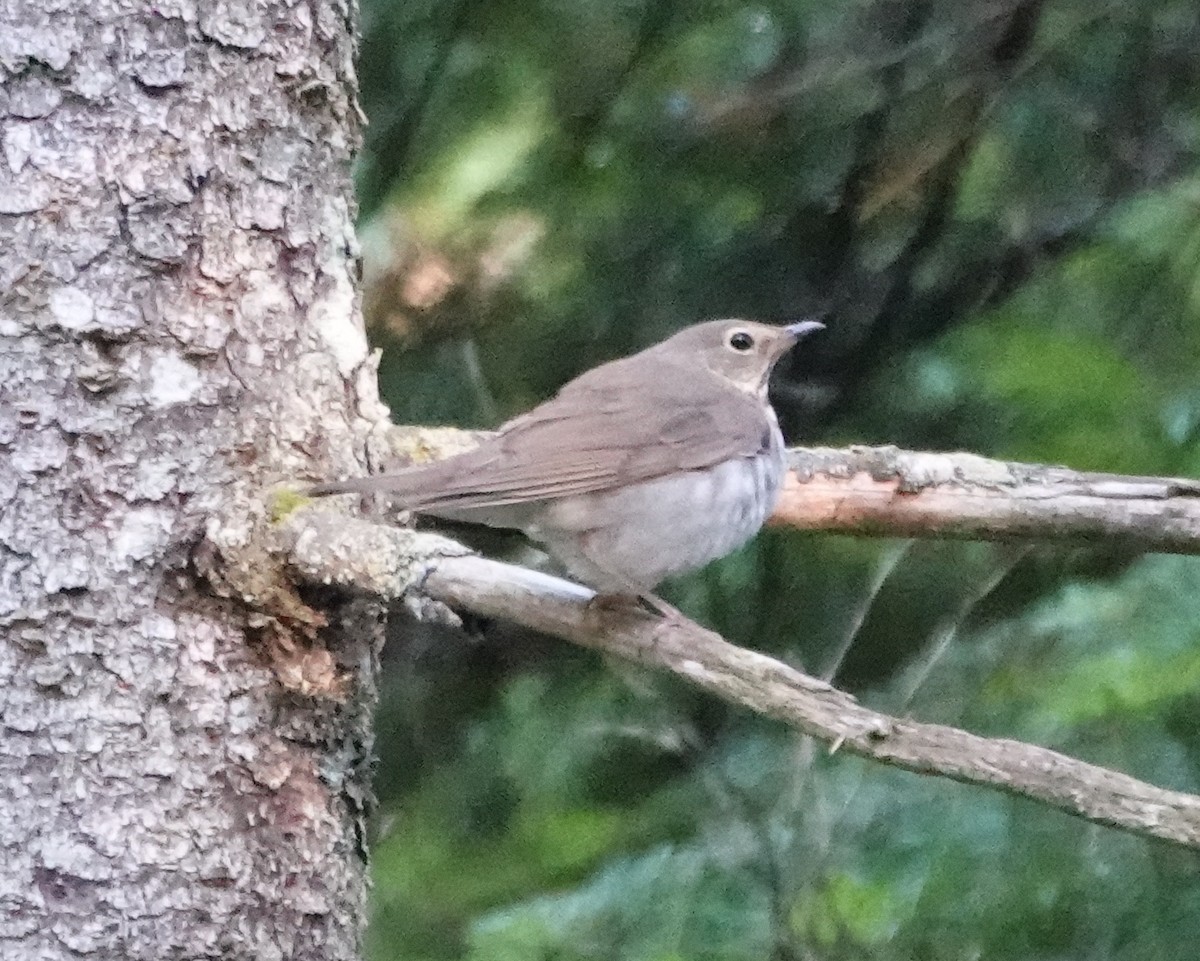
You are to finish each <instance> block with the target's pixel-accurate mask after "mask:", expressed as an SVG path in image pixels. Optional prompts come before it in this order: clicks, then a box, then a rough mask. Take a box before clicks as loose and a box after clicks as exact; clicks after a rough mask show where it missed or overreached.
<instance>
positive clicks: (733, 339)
mask: <svg viewBox="0 0 1200 961" xmlns="http://www.w3.org/2000/svg"><path fill="white" fill-rule="evenodd" d="M729 346H730V347H732V348H733V349H734V350H736V351H741V352H743V353H744V352H745V351H747V350H749V349H750V348H751V347H753V346H754V338H753V337H751V336H750V335H749V334H748V333H746V332H745V331H744V330H735V331H734V332H733V333H732V334H730V335H729Z"/></svg>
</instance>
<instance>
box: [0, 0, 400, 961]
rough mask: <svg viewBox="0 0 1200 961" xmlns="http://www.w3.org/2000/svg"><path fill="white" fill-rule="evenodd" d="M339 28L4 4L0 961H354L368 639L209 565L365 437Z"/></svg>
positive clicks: (0, 66) (232, 11) (276, 19)
mask: <svg viewBox="0 0 1200 961" xmlns="http://www.w3.org/2000/svg"><path fill="white" fill-rule="evenodd" d="M354 15H355V11H354V10H353V9H352V8H351V9H347V7H346V6H345V5H344V3H342V2H339V0H312V2H310V3H305V4H288V3H283V2H269V0H238V2H236V3H233V2H224V0H206V2H204V3H201V4H193V3H190V2H181V3H176V2H172V0H167V2H164V3H155V4H141V3H137V4H129V3H118V2H107V0H100V2H92V3H85V2H82V0H66V2H58V3H35V2H29V0H0V77H2V78H3V85H2V87H0V137H2V142H3V148H4V154H3V157H2V158H0V337H2V338H3V341H2V343H3V349H2V354H0V357H2V362H0V723H2V727H0V811H2V812H3V817H2V818H0V863H3V865H4V870H3V871H0V957H3V958H21V959H30V961H32V959H42V958H47V959H49V958H77V957H81V956H85V955H86V956H88V957H94V958H137V959H154V961H160V959H165V958H196V957H229V958H234V957H236V958H255V959H258V961H264V959H274V958H320V959H324V961H329V959H341V958H353V957H356V956H357V955H358V953H359V946H360V943H361V926H362V914H363V904H364V892H365V875H366V869H365V859H364V856H363V850H362V842H361V822H362V815H363V807H364V804H365V799H366V798H367V795H368V791H369V788H368V784H367V776H368V771H367V763H366V762H367V759H368V758H369V756H370V743H369V728H368V717H369V712H370V710H371V707H372V705H373V702H374V673H373V671H374V663H375V661H374V658H375V653H376V645H377V644H378V642H379V639H380V634H379V615H378V610H377V609H376V608H373V607H370V606H368V605H366V604H360V603H349V604H346V605H344V606H342V607H340V608H338V609H336V610H335V611H334V614H333V616H334V618H336V623H335V624H334V625H333V626H331V627H328V628H326V629H325V630H318V626H319V623H320V619H319V618H318V617H317V616H315V615H313V614H312V612H311V611H309V610H308V608H307V607H305V606H304V605H303V604H302V603H299V600H298V599H297V598H295V597H294V596H290V595H288V594H287V591H286V590H285V589H282V588H279V594H280V596H279V607H280V609H284V610H290V612H291V615H290V616H287V615H285V614H280V613H279V611H278V610H277V611H276V614H275V615H273V616H272V615H270V614H268V613H263V611H262V610H261V609H256V608H257V607H258V601H260V600H261V596H262V593H261V592H269V591H270V590H271V589H272V588H273V587H276V588H277V587H278V585H277V584H275V582H274V581H273V579H272V574H271V571H270V570H269V568H266V567H263V568H261V569H253V568H252V566H251V565H246V564H243V566H242V568H241V570H240V574H239V573H238V572H235V573H232V574H230V573H228V572H226V570H225V565H224V558H225V552H227V551H231V550H234V549H235V548H236V547H237V546H238V545H239V544H243V543H246V542H248V541H249V540H250V537H249V535H248V532H249V531H250V530H251V529H252V528H253V527H254V526H255V525H256V524H261V523H262V522H263V520H264V518H265V512H266V508H265V507H264V506H263V505H265V504H266V503H267V502H268V499H269V495H268V494H267V493H266V488H267V485H269V484H271V483H273V482H276V481H282V480H293V479H295V478H296V477H297V476H311V472H312V470H313V468H312V464H313V463H314V461H316V462H319V463H321V464H323V465H326V466H328V468H329V471H330V472H332V471H334V470H335V469H336V470H340V471H341V472H359V471H361V470H362V469H363V465H362V463H361V462H360V461H361V452H362V451H363V450H364V449H365V444H366V442H367V440H369V430H370V427H369V425H370V424H371V423H372V422H374V421H375V420H376V419H377V417H378V414H379V409H378V400H377V398H376V395H375V393H374V391H375V383H374V381H375V378H374V366H373V364H372V363H371V361H370V358H369V355H368V352H367V347H366V342H365V340H364V338H363V336H362V331H361V324H360V323H359V321H358V319H357V313H358V300H357V295H356V289H355V280H354V271H355V248H354V241H353V233H352V215H353V204H352V201H351V199H350V197H351V183H350V177H349V163H350V157H351V153H352V151H353V149H354V147H355V146H356V143H357V130H356V127H357V116H358V115H357V105H356V101H355V96H356V92H355V83H354V77H353V72H352V64H351V58H352V54H353V27H354ZM334 465H337V466H336V467H335V466H334ZM206 538H207V539H206ZM201 547H202V548H203V549H201V550H198V548H201ZM205 572H208V573H209V574H210V575H211V576H210V577H208V578H206V577H205V576H203V575H204V573H205ZM248 574H249V575H254V576H256V577H258V578H259V579H260V580H259V581H253V580H250V579H245V580H242V581H239V576H241V577H245V575H248Z"/></svg>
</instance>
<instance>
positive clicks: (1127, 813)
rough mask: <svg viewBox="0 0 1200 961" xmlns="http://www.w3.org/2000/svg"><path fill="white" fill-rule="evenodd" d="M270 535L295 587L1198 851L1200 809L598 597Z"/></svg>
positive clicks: (385, 548) (412, 546) (504, 570)
mask: <svg viewBox="0 0 1200 961" xmlns="http://www.w3.org/2000/svg"><path fill="white" fill-rule="evenodd" d="M278 536H279V543H278V545H277V549H278V550H279V551H280V552H281V553H282V554H283V555H284V556H285V557H286V558H287V560H288V563H289V564H290V566H291V567H292V569H293V570H294V571H295V572H296V573H297V575H298V576H299V577H300V578H301V579H303V580H307V581H310V582H315V583H320V584H335V585H338V586H340V587H341V588H343V589H347V590H353V591H356V592H360V593H364V594H368V595H376V596H383V597H388V598H391V599H398V598H405V599H407V600H409V601H410V602H411V601H412V599H413V598H414V597H421V598H424V599H426V601H425V602H426V603H428V601H429V600H432V601H435V602H440V603H444V604H447V605H450V606H451V607H453V608H459V609H463V610H468V611H471V612H473V613H476V614H481V615H484V616H487V617H500V618H505V619H507V620H511V621H514V622H516V623H518V624H521V625H524V626H526V627H529V628H532V629H534V630H538V631H543V632H545V633H547V634H553V635H556V636H558V637H562V638H565V639H567V640H570V641H573V642H574V643H576V644H581V645H584V646H587V647H592V648H595V649H597V650H602V651H605V652H608V653H611V654H617V655H620V656H622V657H626V658H629V659H631V660H635V661H638V662H640V663H642V664H647V665H650V666H652V667H658V668H662V669H665V670H669V671H671V672H673V673H675V674H677V675H679V676H680V677H682V678H685V679H686V680H689V681H691V682H692V683H694V684H696V685H698V686H700V687H702V688H704V689H705V690H707V691H710V692H711V693H713V694H716V695H717V696H718V697H721V698H723V699H725V700H727V701H730V702H732V703H735V704H740V705H742V706H744V707H747V708H749V709H751V710H753V711H756V712H758V713H760V714H764V715H767V716H769V717H774V718H777V719H779V720H781V721H784V722H785V723H787V724H790V725H791V726H793V727H795V728H797V729H798V730H800V731H803V732H804V733H805V734H809V735H811V736H813V737H816V738H819V739H821V740H824V741H826V742H829V743H830V744H832V745H833V747H834V749H840V750H844V751H848V752H850V753H854V754H859V755H862V756H863V757H869V758H872V759H874V760H877V761H881V762H883V763H885V764H890V765H892V766H895V767H899V768H903V769H904V770H908V771H915V772H917V773H921V774H932V775H937V776H940V777H947V778H951V779H953V780H956V781H962V782H965V783H968V784H978V785H981V786H984V787H989V788H993V789H996V790H1001V791H1005V792H1007V793H1010V794H1015V795H1019V796H1022V797H1026V798H1030V799H1032V800H1035V801H1040V802H1042V803H1043V804H1047V805H1049V806H1051V807H1054V808H1057V809H1059V810H1061V811H1065V812H1066V813H1068V814H1072V815H1075V816H1077V817H1081V818H1084V819H1086V820H1088V821H1093V822H1095V823H1098V824H1105V825H1109V826H1111V827H1115V828H1119V829H1121V830H1124V831H1129V832H1132V833H1134V834H1141V835H1147V836H1150V837H1156V838H1161V839H1163V840H1166V841H1170V842H1172V843H1175V844H1179V845H1182V846H1185V847H1189V848H1200V797H1195V796H1193V795H1189V794H1183V793H1180V792H1178V791H1169V790H1164V789H1162V788H1157V787H1155V786H1153V785H1151V784H1147V783H1145V782H1143V781H1139V780H1137V779H1135V778H1132V777H1129V776H1127V775H1124V774H1121V773H1119V772H1116V771H1111V770H1108V769H1106V768H1102V767H1097V766H1096V765H1094V764H1088V763H1086V762H1084V761H1080V760H1077V759H1075V758H1071V757H1068V756H1066V755H1063V754H1059V753H1057V752H1055V751H1051V750H1048V749H1046V748H1042V747H1038V746H1036V745H1032V744H1026V743H1023V742H1020V741H1012V740H1005V739H1000V738H985V737H979V736H978V735H975V734H971V733H969V732H967V731H962V730H959V729H957V728H952V727H947V726H944V725H939V724H922V723H920V722H916V721H910V720H906V719H902V718H897V717H891V716H889V715H887V714H882V713H880V712H878V711H873V710H871V709H870V708H866V707H863V706H862V705H861V704H859V703H858V702H857V701H856V700H855V699H854V698H853V697H851V696H850V695H849V694H846V693H844V692H842V691H839V690H837V689H835V688H833V687H831V686H830V685H828V684H826V683H825V682H823V681H820V680H817V679H816V678H813V677H810V676H808V675H806V674H803V673H801V672H800V671H797V670H795V669H794V668H791V667H789V666H788V665H786V664H783V663H782V662H780V661H777V660H775V659H774V658H771V657H767V656H766V655H763V654H760V653H758V652H756V651H751V650H746V649H744V648H740V647H736V646H735V645H732V644H730V643H728V642H727V641H725V640H723V639H722V638H721V637H720V636H718V635H717V634H715V633H713V632H712V631H709V630H706V629H704V628H702V627H700V626H699V625H697V624H693V623H691V622H688V621H684V620H681V621H665V620H661V619H658V618H656V617H653V616H651V615H648V614H646V613H645V612H643V611H641V610H638V609H634V608H631V609H629V610H627V611H626V610H611V609H607V608H606V609H595V608H592V607H589V605H588V602H589V600H590V599H591V598H592V596H593V592H592V591H590V590H588V589H587V588H585V587H581V586H579V585H577V584H573V583H571V582H569V581H564V580H561V579H559V578H556V577H550V576H548V575H545V574H541V573H538V572H536V571H530V570H526V569H525V568H520V567H515V566H513V565H510V564H502V563H499V562H497V561H490V560H486V559H484V558H481V557H478V556H475V555H473V554H470V553H468V552H466V551H465V550H464V549H463V548H462V547H461V546H460V545H457V544H455V543H454V542H453V541H448V540H446V539H445V538H441V537H436V536H434V535H429V534H420V533H415V532H413V531H411V530H407V529H402V528H388V527H383V526H380V525H377V524H374V523H371V522H369V521H365V520H356V519H350V520H348V519H347V518H345V517H344V516H342V515H340V514H336V513H334V512H332V511H326V510H316V509H308V510H304V511H300V512H297V514H296V515H295V516H293V517H292V518H290V519H289V521H288V522H287V523H286V524H285V525H284V526H283V527H282V528H281V529H280V531H279V535H278Z"/></svg>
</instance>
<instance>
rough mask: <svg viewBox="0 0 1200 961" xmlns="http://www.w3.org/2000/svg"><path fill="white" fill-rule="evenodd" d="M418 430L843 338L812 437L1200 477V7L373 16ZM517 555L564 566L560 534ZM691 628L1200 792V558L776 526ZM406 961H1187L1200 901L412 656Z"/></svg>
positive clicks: (995, 813) (1106, 836)
mask: <svg viewBox="0 0 1200 961" xmlns="http://www.w3.org/2000/svg"><path fill="white" fill-rule="evenodd" d="M362 22H363V34H364V36H363V45H362V56H361V80H362V93H363V100H364V107H365V110H366V112H367V115H368V117H369V118H370V127H369V130H368V137H367V145H366V149H365V151H364V153H363V156H362V158H361V164H360V170H359V186H360V198H361V204H362V217H361V236H362V241H363V247H364V253H365V260H366V307H367V314H368V322H369V324H370V325H371V331H372V335H373V337H374V339H375V341H376V342H377V343H378V344H380V345H381V346H382V347H383V348H384V361H383V367H382V372H381V373H382V381H383V387H384V391H385V394H386V397H387V400H388V402H389V403H390V404H391V406H392V409H393V412H394V416H395V418H396V419H397V420H398V421H401V422H411V423H454V424H462V425H470V426H494V425H495V424H498V423H499V422H501V421H502V420H504V419H505V418H506V417H508V416H511V415H512V414H514V413H516V412H518V411H520V410H522V409H524V408H526V407H528V406H530V405H532V404H534V403H536V402H537V401H539V400H541V399H543V398H545V397H547V396H548V395H550V394H551V393H553V391H554V390H555V389H556V388H557V387H558V386H559V385H560V384H561V383H563V382H564V381H565V380H566V379H568V378H570V377H572V376H574V375H575V374H578V373H579V372H581V371H583V370H585V369H587V368H588V367H591V366H593V365H595V364H597V363H599V362H601V361H603V360H607V359H610V358H612V357H615V356H619V355H622V354H625V353H629V352H631V351H633V350H636V349H638V348H640V347H642V346H645V345H647V344H649V343H652V342H654V341H656V340H658V339H660V338H662V337H663V336H665V335H666V334H668V333H670V332H671V331H673V330H675V329H677V328H678V327H680V326H682V325H684V324H686V323H690V322H692V321H695V320H700V319H706V318H710V317H719V316H746V317H753V318H756V319H761V320H767V321H772V322H782V321H787V320H795V319H798V318H801V317H805V316H810V315H816V314H819V315H821V316H822V317H824V319H825V320H826V321H827V323H828V325H829V329H828V331H827V332H826V333H825V334H823V335H821V337H820V338H819V339H818V338H813V339H812V340H811V341H809V342H807V343H806V344H805V345H804V347H803V348H802V349H801V350H800V351H797V352H796V354H795V355H794V356H793V357H791V358H789V360H788V362H787V364H786V365H785V366H783V367H782V368H781V370H780V371H779V376H778V378H777V383H776V385H775V386H776V389H775V391H774V392H773V397H774V399H775V404H776V407H777V409H778V410H779V413H780V417H781V420H782V422H783V424H784V428H785V432H786V433H787V434H788V436H789V439H790V440H792V441H793V442H796V443H822V444H833V445H839V444H847V443H894V444H900V445H905V446H910V447H917V448H927V449H955V448H961V449H968V450H971V451H975V452H977V453H980V454H985V455H989V456H995V457H1003V458H1010V459H1023V460H1030V461H1040V462H1050V463H1064V464H1068V465H1070V466H1073V467H1077V468H1084V469H1096V470H1112V471H1125V472H1136V473H1142V474H1176V475H1182V476H1198V475H1200V447H1198V445H1197V437H1198V432H1200V383H1198V379H1197V372H1198V370H1200V6H1198V5H1197V4H1196V3H1195V2H1194V0H1186V2H1185V0H1145V2H1137V3H1115V2H1096V0H1090V2H1082V0H1047V2H1044V3H1039V2H1020V0H1007V2H999V3H996V2H993V3H984V2H964V0H958V2H949V0H943V2H938V0H930V2H904V0H855V2H849V0H824V2H816V0H792V2H786V3H785V2H776V3H757V4H744V3H729V2H720V0H702V2H690V3H684V2H672V0H661V2H655V0H645V2H642V0H619V2H615V3H597V2H595V0H524V2H521V0H498V2H493V3H480V2H474V0H457V2H446V0H403V2H400V0H365V2H364V7H363V11H362ZM486 546H487V549H488V550H489V551H495V552H500V553H502V554H505V555H506V556H512V557H514V558H516V559H518V560H523V561H529V560H530V554H529V551H528V549H527V548H525V547H523V545H522V543H521V542H520V539H519V538H502V539H495V538H493V539H491V540H489V541H487V542H486ZM664 593H665V594H666V596H667V597H668V598H669V599H671V600H672V601H673V602H675V603H677V604H678V605H680V606H681V607H683V608H684V609H685V610H686V611H687V612H688V613H689V614H691V615H693V616H695V617H696V618H698V619H699V620H701V621H703V622H704V623H707V624H709V625H711V626H712V627H714V628H716V629H718V630H720V631H721V632H722V633H724V634H725V636H727V637H728V638H730V639H731V640H733V641H735V642H738V643H742V644H746V645H748V646H752V647H755V648H758V649H760V650H764V651H768V652H770V653H772V654H774V655H776V656H779V657H782V658H784V659H786V660H787V661H789V662H791V663H794V664H798V665H801V666H803V667H805V668H806V669H807V670H810V671H813V672H816V673H826V674H833V675H834V676H835V677H836V680H837V683H838V684H839V685H841V686H843V687H846V688H847V689H849V690H851V691H853V692H854V693H855V694H857V695H858V696H859V697H860V698H862V699H863V700H864V701H865V702H866V703H868V704H870V705H872V706H876V707H879V708H881V709H884V710H889V711H894V712H898V713H901V714H905V715H911V716H913V717H916V718H920V719H922V720H928V721H937V722H943V723H948V724H954V725H958V726H961V727H965V728H967V729H969V730H972V731H975V732H978V733H980V734H985V735H991V736H1001V737H1012V738H1020V739H1025V740H1029V741H1033V742H1036V743H1038V744H1043V745H1046V746H1049V747H1052V748H1054V749H1056V750H1060V751H1064V752H1066V753H1069V754H1072V755H1075V756H1077V757H1081V758H1085V759H1087V760H1089V761H1092V762H1095V763H1098V764H1102V765H1107V766H1111V767H1113V768H1116V769H1118V770H1121V771H1124V772H1127V773H1129V774H1133V775H1135V776H1137V777H1141V778H1145V779H1148V780H1150V781H1152V782H1153V783H1155V784H1159V785H1162V786H1165V787H1171V788H1176V789H1180V790H1186V791H1193V792H1195V791H1198V790H1200V783H1198V781H1200V770H1198V764H1200V727H1198V725H1197V709H1198V707H1200V698H1198V697H1197V690H1198V688H1200V645H1198V644H1197V639H1198V637H1200V561H1197V560H1192V559H1188V558H1173V557H1162V556H1146V557H1139V556H1135V555H1132V554H1130V553H1127V552H1124V551H1121V550H1118V549H1116V548H1106V547H1105V546H1103V545H1093V546H1089V547H1080V548H1069V547H1063V546H1057V547H1056V546H1047V545H1038V544H1030V545H1024V546H1022V545H1010V546H1004V547H1001V546H993V545H985V544H970V543H941V542H930V541H926V542H907V541H889V540H867V539H851V538H844V537H832V536H814V535H805V534H800V533H797V532H791V531H768V532H766V533H764V534H763V535H762V536H760V538H759V539H758V540H757V541H756V542H755V543H754V544H753V545H752V546H751V547H749V548H747V549H745V550H744V551H742V552H740V553H739V554H737V555H735V556H733V557H731V558H728V559H726V560H725V561H723V562H720V563H719V564H716V565H713V566H712V567H710V568H709V569H707V570H706V571H703V572H701V573H699V574H696V575H694V576H691V577H689V578H687V579H682V580H680V581H678V582H676V583H673V584H670V585H668V587H667V588H666V589H665V591H664ZM386 662H387V663H386V666H387V671H386V674H385V694H384V700H383V703H382V706H381V710H380V718H379V728H380V741H379V745H378V751H379V755H380V767H379V777H378V783H377V787H378V791H379V795H380V809H379V812H378V816H377V818H376V823H375V834H376V837H375V840H374V857H375V865H374V875H375V888H374V895H373V922H372V927H371V931H370V948H371V956H372V958H374V959H376V961H382V959H405V961H443V959H446V961H448V959H469V961H551V959H554V961H576V959H578V961H584V959H587V961H592V959H595V961H601V959H620V961H626V959H628V961H741V959H746V961H752V959H779V961H786V959H796V961H800V959H837V958H865V957H870V958H883V959H893V958H894V959H906V961H907V959H931V961H932V959H976V958H978V959H1009V958H1011V959H1047V961H1050V959H1054V961H1066V959H1081V961H1082V959H1088V961H1093V959H1103V958H1114V959H1116V958H1119V959H1156V958H1162V959H1165V961H1175V959H1186V958H1190V957H1194V956H1196V954H1197V948H1196V945H1198V944H1200V877H1198V872H1200V861H1198V860H1197V858H1196V856H1195V855H1194V854H1189V853H1186V852H1184V851H1182V850H1181V849H1175V848H1171V847H1169V846H1167V845H1164V844H1162V843H1158V842H1153V841H1149V840H1143V839H1139V838H1136V837H1132V836H1129V835H1126V834H1122V833H1119V832H1117V831H1114V830H1110V829H1105V828H1101V827H1096V826H1093V825H1090V824H1087V823H1085V822H1082V821H1078V820H1074V819H1071V818H1069V817H1067V816H1065V815H1062V814H1059V813H1055V812H1052V811H1048V810H1046V809H1044V808H1042V807H1039V806H1037V805H1034V804H1032V803H1030V802H1026V801H1022V800H1019V799H1014V798H1011V797H1007V796H1002V795H999V794H996V793H991V792H987V791H983V790H981V789H977V788H971V787H966V786H962V785H959V784H955V783H951V782H949V781H945V780H941V779H934V778H922V777H918V776H916V775H911V774H905V773H901V772H897V771H894V770H891V769H889V768H886V767H883V766H880V765H878V764H872V763H868V762H865V761H861V760H858V759H855V758H851V757H847V756H844V755H840V754H838V755H834V756H829V754H828V751H827V749H826V748H825V747H824V746H822V745H820V744H816V743H813V742H811V741H809V740H807V739H805V738H802V737H799V736H797V735H795V734H793V733H792V732H790V731H788V730H786V729H784V728H782V727H781V726H780V725H778V724H776V723H773V722H767V721H764V720H762V719H759V718H756V717H753V716H750V715H748V714H747V713H746V712H744V711H740V710H735V709H733V708H730V707H727V706H725V705H723V704H721V703H718V702H716V701H715V700H713V699H712V698H710V697H707V696H704V695H701V694H698V693H696V692H694V691H692V690H690V689H689V688H687V687H685V686H683V685H682V684H680V683H678V682H677V681H675V680H673V679H672V678H669V677H665V676H661V675H657V674H653V673H648V672H645V671H643V670H640V669H637V668H634V667H632V666H629V665H626V664H621V663H616V662H611V661H605V660H603V659H602V658H600V657H599V656H597V655H595V654H592V653H588V652H583V651H579V650H576V649H573V648H572V647H570V646H569V645H567V644H565V643H561V642H558V641H554V640H551V639H547V638H538V637H531V636H529V635H527V634H525V633H523V632H521V631H519V630H517V629H514V628H512V627H510V626H506V625H503V624H497V623H484V622H472V623H469V624H468V625H467V630H466V631H465V632H450V631H447V630H444V629H435V628H428V627H424V626H414V625H412V624H410V623H406V622H398V623H396V624H395V625H394V634H393V638H392V640H391V643H390V645H389V648H388V651H387V652H386Z"/></svg>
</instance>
